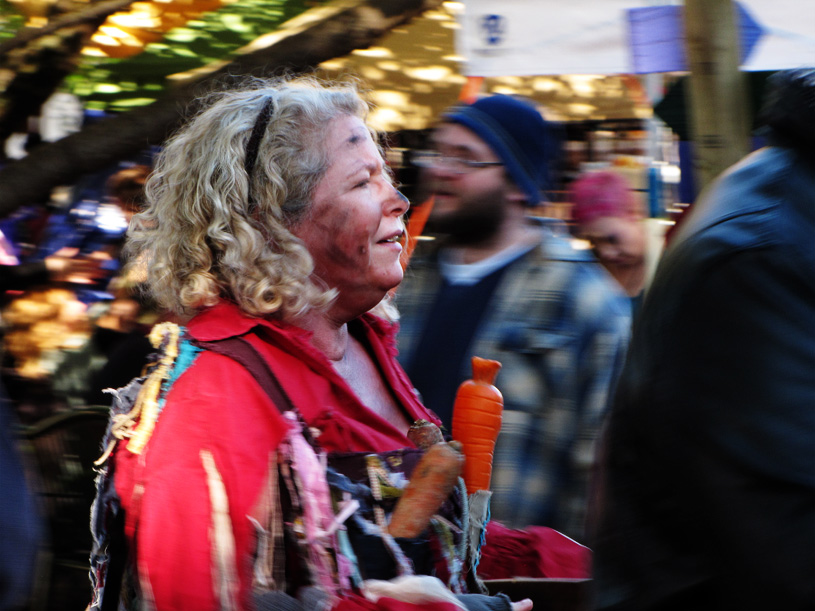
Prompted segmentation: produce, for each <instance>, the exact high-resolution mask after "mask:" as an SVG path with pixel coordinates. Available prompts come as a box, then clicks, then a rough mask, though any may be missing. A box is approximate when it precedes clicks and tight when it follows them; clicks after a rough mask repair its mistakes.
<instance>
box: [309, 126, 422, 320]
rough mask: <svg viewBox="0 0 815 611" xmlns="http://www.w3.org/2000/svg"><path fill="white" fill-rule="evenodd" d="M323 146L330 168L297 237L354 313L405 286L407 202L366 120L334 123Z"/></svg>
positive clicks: (339, 303)
mask: <svg viewBox="0 0 815 611" xmlns="http://www.w3.org/2000/svg"><path fill="white" fill-rule="evenodd" d="M323 146H325V148H326V150H327V151H328V159H329V165H328V170H327V171H326V173H325V175H324V176H323V178H322V180H321V181H320V182H319V183H318V185H317V188H316V189H315V192H314V199H313V202H312V207H311V211H310V213H309V214H308V215H307V216H306V218H305V219H304V220H302V221H301V222H299V223H298V224H297V225H296V226H295V227H294V230H293V231H294V234H295V235H296V236H297V237H299V238H300V239H301V240H303V242H304V243H305V245H306V247H307V248H308V250H309V252H310V253H311V256H312V258H313V259H314V266H315V274H316V275H317V276H318V277H319V278H321V279H322V280H323V281H324V282H325V283H326V284H328V285H329V286H330V287H332V288H336V289H337V290H338V291H339V297H338V299H337V302H336V306H338V307H341V308H343V309H346V310H348V311H349V312H350V313H352V314H353V315H357V314H359V313H361V312H364V311H367V310H368V309H370V308H372V307H373V306H375V305H376V304H377V303H379V301H380V300H381V299H382V298H383V297H384V296H385V293H387V291H389V290H390V289H392V288H393V287H395V286H397V285H398V284H399V283H400V282H401V281H402V266H401V264H400V261H399V257H400V255H401V253H402V245H401V243H400V241H399V240H400V239H401V238H402V236H403V234H404V224H403V222H402V215H403V214H404V213H405V212H406V211H407V209H408V206H409V204H408V202H407V199H406V198H405V197H404V196H402V195H401V194H400V193H399V192H398V191H397V190H396V188H395V187H394V186H393V185H392V184H391V181H390V179H389V177H388V175H387V174H386V173H385V167H384V160H383V159H382V155H381V154H380V153H379V151H378V149H377V147H376V145H375V144H374V141H373V139H372V138H371V134H370V132H369V131H368V129H367V128H366V126H365V124H364V123H363V122H362V120H361V119H359V118H358V117H353V116H350V115H345V116H341V117H337V118H335V119H333V120H332V121H331V122H330V123H329V124H328V126H327V129H326V130H325V139H324V141H323Z"/></svg>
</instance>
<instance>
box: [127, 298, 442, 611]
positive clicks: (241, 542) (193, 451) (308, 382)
mask: <svg viewBox="0 0 815 611" xmlns="http://www.w3.org/2000/svg"><path fill="white" fill-rule="evenodd" d="M257 326H263V327H265V328H266V330H267V333H266V334H265V336H266V337H268V338H270V340H269V341H266V340H264V339H261V338H259V337H258V335H256V334H253V333H250V332H251V331H252V329H254V328H255V327H257ZM349 330H350V331H351V332H352V333H353V334H354V335H355V337H357V338H358V339H360V341H362V342H363V344H365V345H366V346H367V347H368V348H369V350H370V351H371V354H372V355H373V358H374V360H375V361H376V362H377V363H378V364H379V365H380V367H381V371H382V375H383V377H384V379H385V381H386V382H387V384H388V385H389V386H390V387H391V388H392V389H393V392H394V396H395V397H396V400H397V402H398V403H399V405H400V406H401V407H402V408H403V409H404V410H405V412H406V414H407V416H408V420H409V421H411V422H412V421H413V420H416V419H418V418H424V419H427V420H430V421H433V422H436V423H438V422H439V421H438V419H437V418H436V417H435V415H433V414H431V413H430V412H428V411H427V410H426V409H425V408H424V407H423V406H422V405H421V403H419V401H418V399H417V398H416V395H415V394H414V392H413V387H412V385H411V383H410V382H409V380H408V378H407V376H406V375H405V373H404V372H403V371H402V369H401V367H400V366H399V365H398V364H397V362H396V358H395V356H396V348H395V340H394V334H395V331H396V327H395V325H391V324H389V323H386V322H385V321H383V320H381V319H378V318H376V317H374V316H370V315H365V316H363V317H361V318H360V319H357V320H355V321H353V322H352V323H351V324H350V325H349ZM187 331H188V333H189V334H190V335H191V336H192V337H193V338H195V339H198V340H202V341H212V340H218V339H225V338H227V337H233V336H238V335H243V334H246V333H248V335H247V336H246V337H247V339H248V340H249V341H250V342H251V343H252V344H253V345H254V346H255V347H256V348H257V350H258V351H259V352H260V354H261V355H262V356H263V357H264V358H265V359H266V361H267V362H268V364H269V366H270V367H271V368H272V370H273V371H274V372H275V374H276V375H277V377H278V378H279V380H280V382H281V384H282V385H283V388H284V390H285V391H286V393H287V394H288V395H289V397H290V398H291V399H292V402H293V403H294V405H295V406H297V408H298V409H299V410H300V412H301V413H302V415H303V417H304V418H305V420H306V422H307V423H308V424H309V426H311V427H315V428H317V429H319V431H320V435H319V442H320V444H321V446H322V447H323V448H324V449H325V450H327V451H384V450H391V449H397V448H402V447H409V446H411V445H412V444H411V443H410V441H409V440H408V439H407V437H406V436H405V435H404V433H403V432H402V431H400V430H399V429H397V428H396V427H395V426H394V425H392V424H391V423H390V422H388V421H386V420H384V419H383V418H381V417H380V416H378V415H376V414H374V413H373V412H371V411H370V410H368V409H367V408H366V407H365V406H364V405H362V404H361V403H360V401H359V400H358V399H357V397H356V395H355V394H354V393H353V392H352V390H351V389H350V388H349V386H348V385H347V384H346V382H345V381H344V380H343V379H342V378H341V377H340V376H339V375H338V374H337V373H336V372H335V371H334V368H333V367H332V366H331V364H330V362H329V360H328V359H327V358H326V357H325V355H323V354H322V353H321V352H320V351H318V350H317V349H315V348H314V347H313V346H312V345H311V344H310V343H309V339H310V336H311V335H310V333H308V332H306V331H303V330H302V329H300V328H298V327H294V326H291V325H286V324H283V323H279V322H274V321H269V320H262V319H256V318H248V317H246V316H244V315H243V314H242V313H241V312H240V310H239V309H238V308H237V307H236V306H235V305H233V304H230V303H225V302H224V303H221V304H220V305H217V306H215V307H213V308H211V309H209V310H206V311H204V312H202V313H201V314H199V315H198V316H196V317H195V318H194V319H193V320H192V321H190V323H189V325H188V326H187ZM286 426H287V425H286V424H285V423H284V421H283V419H282V417H281V415H280V413H279V411H278V409H277V407H275V406H274V405H273V404H272V402H271V400H270V399H269V397H268V396H267V395H266V393H265V392H264V391H263V390H262V389H261V388H260V386H259V385H258V384H257V383H256V382H255V380H254V379H253V378H252V376H251V375H250V374H249V373H248V372H247V371H246V370H245V369H244V367H243V366H241V365H240V364H238V363H237V362H236V361H234V360H232V359H230V358H228V357H226V356H223V355H220V354H216V353H213V352H209V351H204V352H202V353H200V354H199V355H198V356H197V358H196V359H195V361H194V362H193V364H192V365H191V366H190V367H189V368H188V369H187V370H186V371H185V372H184V373H183V374H182V375H181V377H180V378H178V380H176V382H175V383H174V384H173V386H172V388H171V389H170V391H169V393H168V394H167V397H166V403H165V405H164V408H163V411H162V413H161V416H160V418H159V420H158V423H157V425H156V428H155V431H154V433H153V435H152V437H151V439H150V443H149V444H148V446H147V448H146V449H145V451H144V452H143V453H142V454H141V455H135V454H133V453H131V452H130V451H129V450H127V448H126V444H119V447H118V448H117V451H116V455H115V459H116V480H115V481H116V491H117V492H118V494H119V495H120V497H121V499H122V503H123V505H124V507H125V512H126V514H125V515H126V521H127V523H126V529H127V533H128V536H129V538H130V543H131V546H134V549H135V550H136V558H137V569H138V573H139V579H140V582H141V584H142V589H143V591H144V595H145V597H146V598H147V599H148V600H150V599H152V601H153V603H154V605H155V608H156V609H158V611H169V610H178V611H188V610H190V609H195V610H196V611H208V610H211V609H212V610H214V609H217V608H219V606H218V601H217V598H216V594H215V591H214V585H213V581H214V579H213V577H214V574H213V562H214V561H213V551H212V545H211V541H210V533H211V530H212V527H211V524H212V515H213V513H212V505H211V502H210V491H209V487H208V485H207V478H206V472H205V467H204V465H203V463H202V451H208V452H209V453H211V455H212V457H213V459H214V463H215V466H216V467H217V471H218V473H219V474H220V477H221V479H222V480H223V484H224V487H225V490H226V493H227V497H228V502H229V509H228V512H229V517H230V519H231V525H232V530H233V535H234V540H235V567H234V572H235V574H236V575H237V577H238V583H239V592H238V597H239V601H240V603H239V604H240V606H241V608H249V607H250V589H251V583H252V573H251V568H252V567H251V553H252V551H253V550H254V542H255V541H254V532H253V528H252V526H251V524H250V522H249V520H248V519H247V517H246V516H247V515H249V514H250V513H251V512H252V509H253V508H254V506H255V504H256V502H257V499H258V497H259V494H260V492H261V488H262V486H263V484H264V483H265V481H266V476H267V468H268V462H269V454H270V452H271V451H272V450H274V449H275V448H276V446H277V445H278V443H279V442H280V441H281V439H282V437H283V435H284V433H285V431H286ZM439 608H442V607H439Z"/></svg>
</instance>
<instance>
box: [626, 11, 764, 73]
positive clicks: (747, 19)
mask: <svg viewBox="0 0 815 611" xmlns="http://www.w3.org/2000/svg"><path fill="white" fill-rule="evenodd" d="M734 4H735V5H736V10H737V13H736V19H737V22H738V27H739V38H740V42H741V63H744V62H745V61H746V60H747V58H748V57H749V56H750V53H751V51H752V50H753V48H754V47H755V46H756V43H757V42H758V41H759V39H760V38H761V37H762V35H763V34H764V33H765V30H764V28H762V27H761V25H760V24H759V23H757V22H756V21H755V19H753V17H752V16H751V15H750V13H748V12H747V10H746V9H745V8H744V7H743V6H742V5H741V4H740V3H738V2H736V3H734ZM682 10H683V7H681V6H675V5H671V6H649V7H643V8H634V9H629V10H628V11H627V12H628V27H629V47H630V50H631V65H632V72H633V73H634V74H646V73H649V72H685V71H687V70H688V60H687V56H686V54H685V25H684V21H683V19H682Z"/></svg>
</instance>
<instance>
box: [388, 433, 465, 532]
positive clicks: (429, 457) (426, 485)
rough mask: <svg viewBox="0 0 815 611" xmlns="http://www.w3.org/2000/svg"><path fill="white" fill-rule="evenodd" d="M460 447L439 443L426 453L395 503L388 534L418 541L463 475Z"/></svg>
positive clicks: (455, 444)
mask: <svg viewBox="0 0 815 611" xmlns="http://www.w3.org/2000/svg"><path fill="white" fill-rule="evenodd" d="M459 450H460V444H458V443H456V442H454V441H453V442H451V443H444V442H442V443H436V444H433V445H431V446H430V447H429V448H428V449H427V452H425V453H424V456H422V458H421V460H420V461H419V463H418V464H417V465H416V468H415V469H413V473H412V474H411V476H410V482H408V485H407V486H406V487H405V490H404V492H403V493H402V498H400V499H399V502H398V503H396V507H394V509H393V515H392V516H391V521H390V524H389V525H388V532H389V533H390V534H391V535H392V536H394V537H418V536H419V535H420V534H422V533H423V532H424V530H425V529H426V528H427V525H428V524H430V519H431V518H432V517H433V516H434V515H435V514H436V513H438V511H439V508H440V507H441V506H442V503H444V501H445V500H446V499H447V497H449V496H450V493H451V492H452V491H453V488H454V487H455V486H456V483H457V482H458V478H459V475H461V463H462V462H463V461H464V456H463V455H462V454H461V452H460V451H459Z"/></svg>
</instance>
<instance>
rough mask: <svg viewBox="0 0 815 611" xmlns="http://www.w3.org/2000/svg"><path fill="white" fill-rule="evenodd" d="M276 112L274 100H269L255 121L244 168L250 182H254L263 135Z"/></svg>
mask: <svg viewBox="0 0 815 611" xmlns="http://www.w3.org/2000/svg"><path fill="white" fill-rule="evenodd" d="M273 112H274V98H271V97H270V98H269V99H268V100H266V103H265V104H264V105H263V108H262V109H261V110H260V113H259V114H258V118H257V119H256V120H255V126H254V127H253V128H252V135H251V136H249V140H248V141H247V143H246V157H245V158H244V162H243V167H244V168H245V169H246V175H247V176H248V177H249V182H250V184H251V181H252V172H253V171H254V170H255V163H256V162H257V159H258V147H259V146H260V141H261V139H263V133H264V132H265V131H266V126H267V125H269V120H270V119H271V118H272V113H273Z"/></svg>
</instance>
